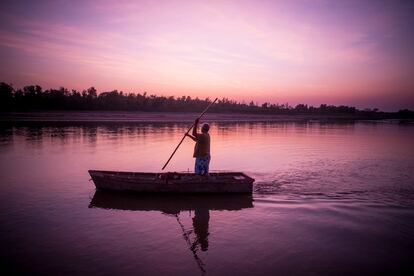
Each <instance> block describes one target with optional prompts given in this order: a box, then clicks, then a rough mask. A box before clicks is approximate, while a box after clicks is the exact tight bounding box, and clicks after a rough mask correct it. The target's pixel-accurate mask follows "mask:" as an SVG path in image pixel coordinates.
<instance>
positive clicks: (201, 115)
mask: <svg viewBox="0 0 414 276" xmlns="http://www.w3.org/2000/svg"><path fill="white" fill-rule="evenodd" d="M217 100H218V98H216V99H215V100H214V101H213V102H211V103H210V104H209V105H208V106H207V107H206V109H204V111H203V112H202V113H201V114H200V116H198V119H201V117H203V115H204V113H206V112H207V110H208V109H209V108H210V106H212V105H213V104H214V103H215V102H216V101H217ZM193 127H194V123H193V124H192V125H191V126H190V128H189V129H188V130H187V132H186V133H185V134H184V136H183V138H181V141H180V143H178V145H177V147H176V148H175V150H174V151H173V153H172V154H171V156H170V158H168V160H167V162H166V163H165V165H164V167H162V170H164V169H165V167H167V165H168V163H169V162H170V160H171V158H172V157H173V156H174V154H175V152H176V151H177V150H178V148H179V147H180V146H181V143H182V142H183V141H184V139H185V137H186V135H187V134H188V133H189V132H190V130H191V129H192V128H193Z"/></svg>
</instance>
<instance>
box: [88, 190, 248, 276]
mask: <svg viewBox="0 0 414 276" xmlns="http://www.w3.org/2000/svg"><path fill="white" fill-rule="evenodd" d="M89 207H90V208H103V209H116V210H130V211H160V212H162V213H164V214H166V215H172V216H174V217H175V218H176V220H177V222H178V224H179V226H180V228H181V231H182V235H183V238H184V240H185V241H186V242H187V245H188V247H189V249H190V250H191V252H192V254H193V257H194V259H195V261H196V262H197V265H198V267H199V268H200V270H201V272H202V274H204V273H205V272H206V270H205V264H204V263H203V262H202V260H201V259H200V257H199V256H198V253H197V252H198V250H199V249H201V250H202V251H207V250H208V246H209V242H208V237H209V235H210V234H209V230H208V228H209V221H210V210H217V211H220V210H221V211H236V210H242V209H245V208H253V198H252V196H251V195H246V194H214V195H211V194H210V195H194V194H175V195H172V194H136V193H135V194H134V193H133V194H130V193H122V192H109V191H104V190H96V192H95V194H94V196H93V198H92V201H91V202H90V204H89ZM182 211H194V217H193V218H192V224H193V225H192V226H193V227H192V229H190V230H188V229H187V228H186V227H185V226H184V224H183V223H182V222H181V220H180V217H179V214H180V212H182ZM193 235H195V237H192V236H193Z"/></svg>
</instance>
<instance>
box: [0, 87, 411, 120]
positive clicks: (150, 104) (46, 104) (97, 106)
mask: <svg viewBox="0 0 414 276" xmlns="http://www.w3.org/2000/svg"><path fill="white" fill-rule="evenodd" d="M210 102H211V99H209V98H206V99H199V98H191V97H190V96H181V97H174V96H170V97H165V96H156V95H152V94H151V95H148V94H147V93H146V92H145V93H142V94H141V93H123V92H122V91H120V92H119V91H117V90H113V91H110V92H103V93H100V94H98V93H97V90H96V89H95V88H94V87H90V88H88V89H86V90H83V91H77V90H70V91H69V90H68V89H66V88H64V87H60V88H59V89H48V90H43V89H42V87H40V86H39V85H28V86H25V87H23V88H19V89H15V88H14V87H13V86H12V85H10V84H7V83H5V82H1V83H0V110H1V111H36V110H114V111H115V110H123V111H169V112H175V111H176V112H179V111H180V112H198V111H200V110H202V109H204V108H205V106H206V105H207V104H208V103H210ZM211 111H212V112H239V113H259V114H332V113H342V114H343V113H346V114H354V113H358V112H365V113H367V112H368V113H372V112H378V109H373V110H363V111H361V110H358V109H356V108H355V107H352V106H344V105H341V106H334V105H326V104H321V105H320V106H319V107H314V106H310V105H306V104H298V105H296V106H290V105H289V104H277V103H276V104H274V103H273V104H272V103H267V102H266V103H263V104H261V105H259V104H257V103H254V102H253V101H251V102H250V103H244V102H237V101H233V100H230V99H228V98H222V99H219V100H218V101H217V103H216V104H215V105H214V106H212V108H211ZM408 112H411V111H408Z"/></svg>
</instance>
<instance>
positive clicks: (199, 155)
mask: <svg viewBox="0 0 414 276" xmlns="http://www.w3.org/2000/svg"><path fill="white" fill-rule="evenodd" d="M198 121H199V119H198V118H197V119H196V120H195V123H194V127H193V135H190V134H188V133H187V134H186V135H187V136H188V137H190V138H191V139H193V140H194V141H195V142H196V144H195V147H194V155H193V156H194V157H195V159H196V160H195V168H194V171H195V173H196V174H208V170H209V165H210V134H208V131H209V129H210V126H209V125H208V124H203V126H202V127H201V133H197V129H198Z"/></svg>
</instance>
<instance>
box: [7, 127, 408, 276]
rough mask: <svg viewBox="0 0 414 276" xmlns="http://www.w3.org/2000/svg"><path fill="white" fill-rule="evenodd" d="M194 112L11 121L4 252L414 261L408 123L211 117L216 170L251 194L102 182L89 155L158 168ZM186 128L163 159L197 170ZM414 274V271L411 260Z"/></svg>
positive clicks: (142, 269)
mask: <svg viewBox="0 0 414 276" xmlns="http://www.w3.org/2000/svg"><path fill="white" fill-rule="evenodd" d="M187 128H188V123H186V124H180V123H167V124H163V123H139V122H136V123H132V124H127V123H99V122H95V123H89V124H82V123H77V124H71V123H70V122H66V123H65V124H57V123H56V124H54V123H50V124H48V123H40V124H32V123H30V124H29V123H28V124H18V125H13V124H6V125H4V126H2V127H1V129H0V169H1V184H0V202H1V203H0V204H1V209H0V231H1V237H0V241H1V244H2V248H1V250H0V252H1V255H0V256H1V266H2V268H3V269H4V270H6V271H7V272H8V273H11V274H12V273H15V274H28V275H35V274H37V275H46V274H48V275H49V274H58V275H85V274H88V275H154V274H156V275H226V274H227V275H228V274H233V275H274V274H279V275H323V274H325V275H326V274H329V275H334V274H343V275H378V274H380V273H383V274H388V275H402V274H405V273H407V274H409V273H413V272H414V265H413V262H412V255H413V248H414V236H413V233H414V125H413V124H398V123H395V122H382V121H371V122H346V123H339V122H338V123H320V122H316V121H315V122H269V123H265V122H246V123H243V122H240V123H236V122H233V123H224V122H222V123H220V122H215V123H214V122H213V123H212V124H211V130H210V133H211V134H210V135H211V155H212V160H211V164H210V169H211V170H218V171H242V172H245V173H246V174H248V175H249V176H251V177H253V178H255V179H256V182H255V184H254V192H253V195H252V196H225V195H224V196H219V195H216V196H201V197H200V196H156V195H147V196H142V195H130V194H114V193H108V192H103V191H96V190H95V186H94V185H93V182H92V181H90V176H89V175H88V170H89V169H99V170H120V171H143V172H153V171H156V172H159V171H160V170H161V167H162V166H163V164H164V163H165V161H166V160H167V159H168V157H169V155H170V153H171V152H172V151H173V149H174V147H175V145H176V144H177V143H178V142H179V140H180V139H181V137H182V134H183V133H184V132H185V131H186V130H187ZM193 147H194V144H193V142H192V141H191V140H190V139H187V140H185V142H184V143H183V145H182V146H181V148H180V149H179V150H178V152H177V154H176V155H175V156H174V158H173V159H172V161H171V163H170V164H169V166H168V167H167V170H168V171H192V170H193V167H194V159H193V158H192V151H193ZM411 275H412V274H411Z"/></svg>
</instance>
